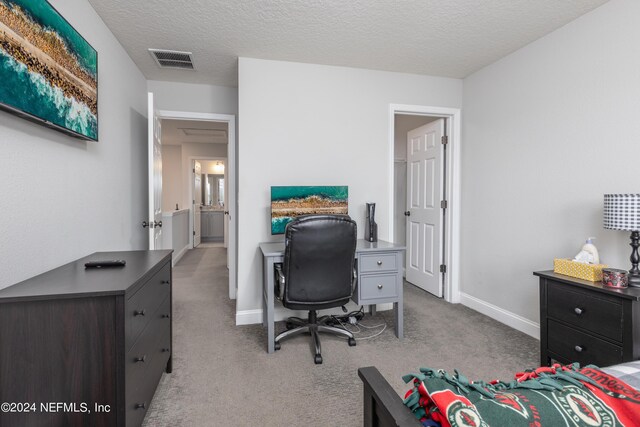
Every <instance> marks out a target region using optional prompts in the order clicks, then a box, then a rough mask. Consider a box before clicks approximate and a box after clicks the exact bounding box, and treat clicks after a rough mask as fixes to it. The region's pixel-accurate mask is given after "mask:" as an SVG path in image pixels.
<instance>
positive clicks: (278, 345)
mask: <svg viewBox="0 0 640 427" xmlns="http://www.w3.org/2000/svg"><path fill="white" fill-rule="evenodd" d="M273 348H274V349H275V350H276V351H277V350H280V343H279V342H277V343H275V344H274V346H273Z"/></svg>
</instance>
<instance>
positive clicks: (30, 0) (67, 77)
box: [0, 0, 98, 141]
mask: <svg viewBox="0 0 640 427" xmlns="http://www.w3.org/2000/svg"><path fill="white" fill-rule="evenodd" d="M0 108H2V109H4V110H6V111H9V112H12V113H14V114H18V115H20V116H22V117H24V118H27V119H29V120H33V121H36V122H38V123H41V124H43V125H45V126H48V127H51V128H54V129H56V130H59V131H62V132H65V133H67V134H70V135H72V136H75V137H77V138H81V139H84V140H91V141H97V140H98V52H96V50H95V49H94V48H93V47H91V45H90V44H89V43H88V42H87V41H86V40H85V39H84V38H83V37H82V36H81V35H80V34H79V33H78V32H77V31H76V30H75V29H74V28H73V27H72V26H71V25H70V24H69V23H68V22H67V21H66V20H65V19H64V18H63V17H62V16H61V15H60V14H59V13H58V11H56V9H55V8H54V7H53V6H51V4H50V3H49V2H47V1H46V0H0Z"/></svg>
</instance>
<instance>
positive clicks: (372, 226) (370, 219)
mask: <svg viewBox="0 0 640 427" xmlns="http://www.w3.org/2000/svg"><path fill="white" fill-rule="evenodd" d="M375 216H376V204H375V203H367V223H366V225H365V227H364V240H366V241H367V242H377V241H378V224H376V221H375Z"/></svg>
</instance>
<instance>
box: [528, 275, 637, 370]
mask: <svg viewBox="0 0 640 427" xmlns="http://www.w3.org/2000/svg"><path fill="white" fill-rule="evenodd" d="M533 274H534V275H536V276H538V277H539V278H540V364H541V365H542V366H544V365H549V364H550V363H551V361H552V360H556V361H558V362H560V363H571V362H579V363H580V364H581V365H584V364H594V365H597V366H609V365H613V364H617V363H622V362H628V361H631V360H636V359H640V289H638V288H628V289H613V288H607V287H605V286H603V285H602V284H601V283H597V282H596V283H594V282H589V281H586V280H581V279H575V278H573V277H569V276H564V275H562V274H557V273H554V272H553V271H540V272H535V273H533Z"/></svg>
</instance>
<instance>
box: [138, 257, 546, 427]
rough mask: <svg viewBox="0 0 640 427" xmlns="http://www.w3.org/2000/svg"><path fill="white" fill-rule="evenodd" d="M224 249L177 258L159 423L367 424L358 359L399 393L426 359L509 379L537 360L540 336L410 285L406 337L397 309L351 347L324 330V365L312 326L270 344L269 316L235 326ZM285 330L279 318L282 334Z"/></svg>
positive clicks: (155, 421)
mask: <svg viewBox="0 0 640 427" xmlns="http://www.w3.org/2000/svg"><path fill="white" fill-rule="evenodd" d="M225 265H226V252H225V249H224V248H211V249H194V250H191V251H189V252H188V253H187V254H185V256H184V257H183V258H182V259H181V260H180V262H179V263H178V264H177V265H176V266H175V267H174V270H173V277H174V282H173V283H174V284H173V315H174V317H173V319H174V320H173V322H174V329H173V331H174V335H173V373H172V374H170V375H167V374H163V377H162V380H161V381H160V385H159V386H158V390H157V391H156V394H155V397H154V399H153V402H152V404H151V407H150V409H149V413H148V414H147V417H146V419H145V423H144V425H145V426H147V427H151V426H360V425H362V383H361V381H360V378H359V377H358V374H357V369H358V367H362V366H371V365H374V366H376V367H378V369H379V370H380V372H382V374H383V375H384V376H385V378H387V380H388V381H389V382H390V383H391V385H392V386H393V387H394V388H395V389H396V391H397V392H398V394H404V391H406V390H407V389H408V387H407V386H406V385H405V384H404V383H403V382H402V379H401V376H402V375H403V374H406V373H409V372H413V371H416V370H417V369H418V368H419V367H421V366H428V367H432V368H442V369H447V370H450V371H451V372H453V369H454V368H456V369H458V370H459V371H460V372H462V373H464V374H465V375H467V376H468V377H470V378H471V379H484V380H490V379H494V378H501V379H508V378H511V377H512V375H513V373H514V372H516V371H520V370H522V369H525V368H531V367H535V366H537V363H538V355H539V341H537V340H535V339H533V338H531V337H529V336H527V335H525V334H523V333H520V332H518V331H516V330H514V329H511V328H509V327H507V326H504V325H502V324H501V323H499V322H497V321H494V320H493V319H490V318H488V317H486V316H484V315H482V314H479V313H477V312H475V311H473V310H471V309H469V308H467V307H464V306H462V305H451V304H448V303H446V302H444V301H443V300H441V299H438V298H435V297H432V296H431V295H429V294H427V293H425V292H423V291H422V290H420V289H417V288H415V287H414V286H412V285H409V284H405V294H404V295H405V299H404V301H405V309H404V316H405V317H404V319H405V331H404V333H405V338H404V340H398V339H397V338H396V337H395V335H394V333H393V322H394V321H393V311H385V312H378V314H377V315H376V316H375V317H373V318H371V317H369V316H368V315H367V317H365V320H364V322H365V323H367V324H370V325H374V324H379V323H381V322H383V321H385V320H386V322H387V323H388V325H389V327H388V328H387V329H386V330H385V331H384V332H383V333H382V334H381V335H379V336H378V337H376V338H373V339H370V340H361V341H359V342H358V344H357V346H356V347H349V346H348V345H347V342H346V340H342V339H340V338H338V337H333V336H329V335H321V341H322V356H323V359H324V363H323V364H322V365H315V364H314V363H313V357H312V353H311V348H310V339H309V336H308V335H301V336H299V337H296V338H292V339H291V340H287V341H284V342H283V343H282V349H281V350H280V351H278V352H276V353H274V354H271V355H269V354H267V352H266V342H265V341H266V330H263V328H262V326H261V325H249V326H235V302H234V301H231V300H229V298H228V276H227V269H226V267H225ZM282 329H284V324H283V323H282V322H280V323H278V324H276V333H277V332H279V331H281V330H282Z"/></svg>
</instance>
